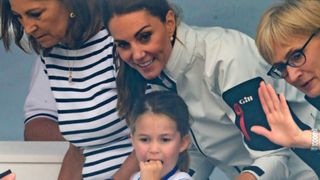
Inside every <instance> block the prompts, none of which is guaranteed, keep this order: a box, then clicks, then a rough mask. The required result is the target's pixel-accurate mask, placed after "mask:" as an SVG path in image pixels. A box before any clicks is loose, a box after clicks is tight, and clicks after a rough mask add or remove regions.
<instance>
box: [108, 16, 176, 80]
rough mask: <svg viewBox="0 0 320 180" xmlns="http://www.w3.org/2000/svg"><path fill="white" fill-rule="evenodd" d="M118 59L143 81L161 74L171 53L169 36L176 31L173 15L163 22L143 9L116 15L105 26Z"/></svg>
mask: <svg viewBox="0 0 320 180" xmlns="http://www.w3.org/2000/svg"><path fill="white" fill-rule="evenodd" d="M108 26H109V29H110V32H111V34H112V36H113V37H114V39H115V44H116V47H117V52H118V53H119V55H120V57H121V59H122V60H123V61H125V62H126V63H128V64H129V65H130V66H131V67H132V68H134V69H136V70H137V71H139V73H140V74H141V75H142V76H143V77H144V78H146V79H153V78H156V77H157V76H159V75H160V73H161V71H162V70H163V69H164V68H165V66H166V64H167V62H168V59H169V57H170V54H171V50H172V46H171V42H170V37H171V36H172V34H173V32H174V29H175V19H174V13H173V12H172V11H169V12H168V14H167V16H166V22H162V21H160V19H159V18H157V17H155V16H152V15H151V14H150V13H148V12H147V11H145V10H140V11H136V12H132V13H128V14H124V15H115V16H114V17H113V18H112V19H111V20H110V22H109V24H108Z"/></svg>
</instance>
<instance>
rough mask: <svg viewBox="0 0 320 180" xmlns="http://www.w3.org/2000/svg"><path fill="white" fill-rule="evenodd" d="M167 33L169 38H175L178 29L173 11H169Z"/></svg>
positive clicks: (166, 23)
mask: <svg viewBox="0 0 320 180" xmlns="http://www.w3.org/2000/svg"><path fill="white" fill-rule="evenodd" d="M165 25H166V28H167V32H168V35H169V38H170V37H172V36H173V34H174V31H175V29H176V19H175V15H174V12H173V11H172V10H169V11H168V13H167V15H166V22H165Z"/></svg>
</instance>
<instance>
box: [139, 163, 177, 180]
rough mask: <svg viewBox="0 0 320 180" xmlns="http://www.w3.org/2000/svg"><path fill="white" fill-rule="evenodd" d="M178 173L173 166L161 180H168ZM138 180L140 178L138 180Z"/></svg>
mask: <svg viewBox="0 0 320 180" xmlns="http://www.w3.org/2000/svg"><path fill="white" fill-rule="evenodd" d="M177 171H178V167H177V166H175V167H174V168H173V169H172V170H171V171H170V172H168V174H166V175H165V176H164V177H163V178H161V180H168V179H169V178H170V177H171V176H173V175H174V174H175V173H176V172H177ZM138 180H140V178H139V179H138Z"/></svg>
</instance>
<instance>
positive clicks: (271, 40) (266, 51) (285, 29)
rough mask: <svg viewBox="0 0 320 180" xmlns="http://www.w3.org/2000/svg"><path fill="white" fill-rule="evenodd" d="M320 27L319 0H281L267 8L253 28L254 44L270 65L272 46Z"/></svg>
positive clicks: (285, 44)
mask: <svg viewBox="0 0 320 180" xmlns="http://www.w3.org/2000/svg"><path fill="white" fill-rule="evenodd" d="M319 28H320V0H285V1H284V2H282V3H279V4H275V5H274V6H272V7H270V8H269V9H268V10H267V11H266V12H265V13H264V14H263V16H262V18H261V20H260V23H259V25H258V28H257V35H256V44H257V47H258V49H259V51H260V53H261V55H262V56H263V57H264V58H265V60H266V61H267V62H268V63H270V64H273V63H272V62H273V57H274V49H275V46H276V45H281V46H287V45H289V44H290V43H291V42H292V40H294V39H295V38H299V37H300V38H301V37H305V36H310V35H311V34H312V33H314V32H315V31H316V30H317V29H319Z"/></svg>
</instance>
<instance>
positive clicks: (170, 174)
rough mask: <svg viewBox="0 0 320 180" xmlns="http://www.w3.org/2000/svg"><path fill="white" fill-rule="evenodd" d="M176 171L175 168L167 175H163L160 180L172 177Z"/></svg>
mask: <svg viewBox="0 0 320 180" xmlns="http://www.w3.org/2000/svg"><path fill="white" fill-rule="evenodd" d="M177 171H178V167H177V166H175V167H174V168H173V169H172V170H171V171H170V172H168V174H167V175H165V176H164V177H163V178H161V180H168V179H169V178H170V177H171V176H173V175H174V174H175V173H176V172H177Z"/></svg>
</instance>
